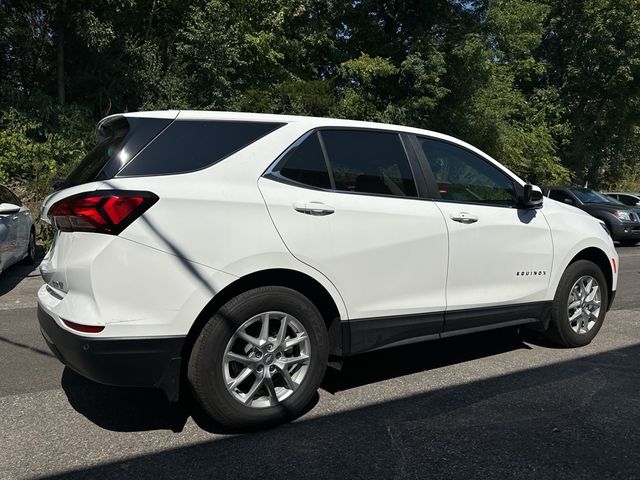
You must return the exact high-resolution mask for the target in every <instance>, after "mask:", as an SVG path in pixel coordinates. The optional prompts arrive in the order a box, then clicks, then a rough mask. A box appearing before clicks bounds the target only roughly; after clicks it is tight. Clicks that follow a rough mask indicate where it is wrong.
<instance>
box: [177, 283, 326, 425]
mask: <svg viewBox="0 0 640 480" xmlns="http://www.w3.org/2000/svg"><path fill="white" fill-rule="evenodd" d="M327 358H328V339H327V331H326V327H325V325H324V321H323V319H322V316H321V315H320V313H319V312H318V310H317V308H316V307H315V306H314V305H313V303H311V302H310V301H309V300H308V299H307V298H306V297H304V296H303V295H301V294H299V293H298V292H296V291H294V290H291V289H288V288H284V287H261V288H257V289H254V290H250V291H248V292H245V293H242V294H240V295H238V296H237V297H235V298H234V299H232V300H231V301H229V302H228V303H227V304H225V305H224V306H223V307H222V308H221V309H220V310H219V311H218V312H217V313H216V314H215V315H214V316H213V317H212V318H211V319H210V320H209V322H208V323H207V324H206V325H205V327H204V328H203V330H202V332H201V334H200V336H199V337H198V339H197V340H196V342H195V344H194V347H193V351H192V354H191V358H190V360H189V365H188V380H189V383H190V384H191V387H192V390H193V393H194V396H195V398H196V401H197V402H198V403H199V404H200V406H201V407H202V409H203V410H204V412H205V413H206V414H207V416H208V417H210V418H211V419H212V420H213V421H215V422H217V423H219V424H220V425H223V426H225V427H227V428H232V429H239V430H252V429H258V428H264V427H269V426H272V425H276V424H278V423H282V422H286V421H288V420H291V419H293V418H295V417H297V416H299V415H300V414H301V413H302V412H304V410H305V408H306V407H307V406H308V404H309V403H310V402H311V400H312V399H313V397H314V396H315V395H316V392H317V389H318V387H319V385H320V382H321V381H322V378H323V376H324V372H325V369H326V365H327Z"/></svg>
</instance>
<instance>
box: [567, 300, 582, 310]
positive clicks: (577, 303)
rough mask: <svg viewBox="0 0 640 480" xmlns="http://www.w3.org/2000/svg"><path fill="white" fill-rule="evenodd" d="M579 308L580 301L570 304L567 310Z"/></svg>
mask: <svg viewBox="0 0 640 480" xmlns="http://www.w3.org/2000/svg"><path fill="white" fill-rule="evenodd" d="M579 306H580V300H575V301H574V302H571V303H570V304H569V306H568V307H567V308H568V309H570V310H573V309H574V308H577V307H579Z"/></svg>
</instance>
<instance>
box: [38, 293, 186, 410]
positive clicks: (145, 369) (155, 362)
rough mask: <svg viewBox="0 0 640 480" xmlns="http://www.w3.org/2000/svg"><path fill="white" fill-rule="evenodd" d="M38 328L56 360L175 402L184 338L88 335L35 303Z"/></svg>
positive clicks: (91, 375) (99, 379)
mask: <svg viewBox="0 0 640 480" xmlns="http://www.w3.org/2000/svg"><path fill="white" fill-rule="evenodd" d="M38 321H39V323H40V330H41V332H42V336H43V337H44V339H45V341H46V342H47V345H48V346H49V348H50V349H51V351H52V352H53V353H54V355H55V356H56V357H58V359H59V360H60V361H61V362H62V363H64V364H65V365H66V366H68V367H69V368H71V369H72V370H75V371H76V372H77V373H79V374H80V375H82V376H84V377H86V378H89V379H90V380H93V381H95V382H98V383H103V384H106V385H113V386H127V387H154V388H159V389H161V390H162V391H164V393H165V394H166V396H167V398H168V399H169V400H170V401H177V400H178V395H179V386H180V365H181V361H182V359H181V354H182V347H183V345H184V341H185V337H148V338H127V339H113V338H106V339H102V338H98V337H96V338H90V337H86V336H80V335H76V334H74V333H72V332H70V331H68V330H66V329H64V328H63V327H61V326H60V325H58V323H57V322H56V321H55V320H54V318H53V317H52V316H51V315H49V314H48V313H47V312H46V311H45V310H44V309H43V307H42V306H41V305H38Z"/></svg>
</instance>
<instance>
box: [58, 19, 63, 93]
mask: <svg viewBox="0 0 640 480" xmlns="http://www.w3.org/2000/svg"><path fill="white" fill-rule="evenodd" d="M57 36H58V61H57V73H58V103H59V104H60V105H64V101H65V92H64V25H63V24H62V23H60V24H59V25H58V35H57Z"/></svg>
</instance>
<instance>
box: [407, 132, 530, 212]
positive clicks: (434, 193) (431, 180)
mask: <svg viewBox="0 0 640 480" xmlns="http://www.w3.org/2000/svg"><path fill="white" fill-rule="evenodd" d="M412 135H413V137H414V141H415V148H416V151H417V155H418V157H419V158H420V162H421V163H422V164H423V165H424V170H425V175H426V177H427V183H428V184H429V186H430V192H431V199H432V200H434V201H436V202H444V203H459V204H462V205H478V206H485V207H498V208H511V209H516V210H518V209H522V208H523V207H522V206H520V205H519V204H518V192H519V190H521V189H522V185H520V183H519V182H517V181H516V179H515V178H513V177H512V176H511V175H509V174H508V173H507V172H505V171H504V170H502V169H501V168H499V167H497V166H496V165H494V164H493V163H492V162H490V161H488V160H487V159H486V158H484V157H482V156H481V155H478V154H477V153H476V152H474V151H473V150H471V149H469V148H466V147H465V146H464V145H460V144H459V143H456V142H452V141H450V140H445V139H442V138H437V137H432V136H429V135H422V134H412ZM420 138H424V139H425V140H432V141H435V142H440V143H445V144H447V145H451V146H453V147H456V148H459V149H461V150H464V151H465V152H467V153H469V154H471V155H473V156H474V157H476V158H478V159H480V160H481V161H482V162H484V163H485V164H486V165H487V166H489V167H490V168H493V169H494V170H496V171H498V172H499V173H501V174H502V175H504V176H505V177H507V178H508V179H509V180H510V181H511V185H512V187H513V194H514V196H515V198H514V199H513V203H512V204H510V205H500V204H496V203H489V202H466V201H462V200H448V199H445V198H442V197H441V195H440V189H439V188H438V182H437V181H436V177H435V175H434V174H433V171H432V170H431V165H429V161H428V159H427V155H426V154H425V153H424V150H423V149H422V147H421V146H420V144H419V139H420Z"/></svg>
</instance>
